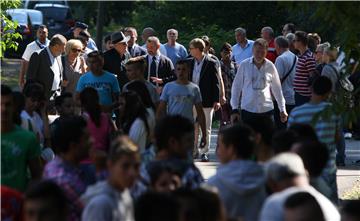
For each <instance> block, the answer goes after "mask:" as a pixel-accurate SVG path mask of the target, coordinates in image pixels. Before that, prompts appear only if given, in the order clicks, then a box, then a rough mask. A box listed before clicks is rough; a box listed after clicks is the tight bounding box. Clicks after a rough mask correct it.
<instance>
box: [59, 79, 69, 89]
mask: <svg viewBox="0 0 360 221" xmlns="http://www.w3.org/2000/svg"><path fill="white" fill-rule="evenodd" d="M68 84H69V81H67V80H63V81H62V82H61V86H62V87H67V86H68Z"/></svg>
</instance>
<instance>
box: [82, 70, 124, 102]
mask: <svg viewBox="0 0 360 221" xmlns="http://www.w3.org/2000/svg"><path fill="white" fill-rule="evenodd" d="M86 87H92V88H95V89H96V90H97V92H98V94H99V100H100V104H101V105H111V104H112V103H113V100H112V94H113V93H114V94H120V87H119V82H118V80H117V79H116V77H115V76H114V75H113V74H111V73H109V72H107V71H104V74H103V75H101V76H95V75H94V74H93V73H92V72H90V71H89V72H87V73H85V74H84V75H82V76H81V77H80V79H79V81H78V84H77V87H76V92H78V93H80V92H81V91H82V90H83V89H84V88H86Z"/></svg>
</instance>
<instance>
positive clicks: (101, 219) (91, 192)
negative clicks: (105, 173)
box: [81, 181, 134, 221]
mask: <svg viewBox="0 0 360 221" xmlns="http://www.w3.org/2000/svg"><path fill="white" fill-rule="evenodd" d="M81 200H82V201H83V202H84V204H85V205H86V206H85V209H84V211H83V213H82V217H81V219H82V220H83V221H85V220H86V221H115V220H116V221H121V220H124V221H133V220H134V206H133V201H132V198H131V196H130V191H129V190H128V189H126V190H124V191H123V192H119V191H117V190H116V189H114V188H113V187H112V186H110V185H109V183H108V182H107V181H102V182H98V183H96V184H95V185H93V186H90V187H88V189H87V190H86V192H85V193H84V194H83V195H82V196H81Z"/></svg>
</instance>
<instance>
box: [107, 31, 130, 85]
mask: <svg viewBox="0 0 360 221" xmlns="http://www.w3.org/2000/svg"><path fill="white" fill-rule="evenodd" d="M129 39H130V37H129V36H128V37H125V35H124V34H123V33H122V32H115V33H113V34H112V35H111V43H112V44H113V48H112V49H110V50H108V51H106V52H105V53H104V70H106V71H108V72H110V73H112V74H116V75H117V79H118V81H119V85H120V89H122V87H123V86H124V85H125V84H126V83H127V82H129V79H128V77H127V75H126V69H125V64H126V62H127V61H128V60H129V58H130V57H131V56H130V54H129V52H128V51H127V50H126V49H127V42H128V41H129Z"/></svg>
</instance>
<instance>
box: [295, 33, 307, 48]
mask: <svg viewBox="0 0 360 221" xmlns="http://www.w3.org/2000/svg"><path fill="white" fill-rule="evenodd" d="M295 38H296V40H297V41H299V42H301V43H302V44H303V45H305V46H307V45H308V37H307V33H306V32H304V31H296V32H295Z"/></svg>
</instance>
